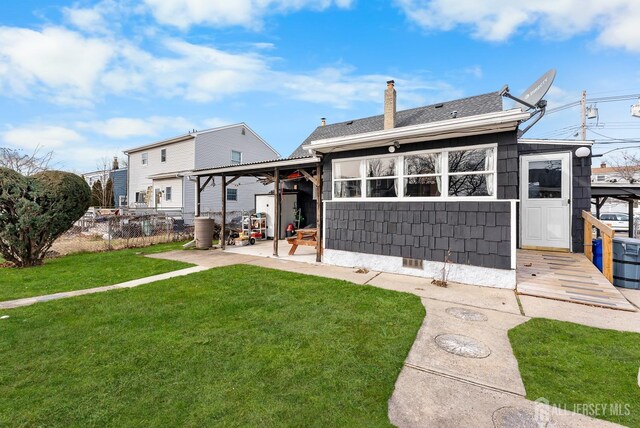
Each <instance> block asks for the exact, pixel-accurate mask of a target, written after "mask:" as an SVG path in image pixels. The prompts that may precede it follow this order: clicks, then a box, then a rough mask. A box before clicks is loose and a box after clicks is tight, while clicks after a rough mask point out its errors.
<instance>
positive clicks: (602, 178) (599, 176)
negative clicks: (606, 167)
mask: <svg viewBox="0 0 640 428" xmlns="http://www.w3.org/2000/svg"><path fill="white" fill-rule="evenodd" d="M606 180H607V176H606V175H598V176H596V181H606Z"/></svg>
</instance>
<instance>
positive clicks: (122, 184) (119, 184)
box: [82, 158, 127, 208]
mask: <svg viewBox="0 0 640 428" xmlns="http://www.w3.org/2000/svg"><path fill="white" fill-rule="evenodd" d="M82 178H84V180H85V181H86V182H87V184H88V185H89V186H93V184H94V183H95V182H96V181H100V182H101V183H102V185H103V186H105V185H106V184H107V181H108V180H109V179H111V182H112V183H113V206H114V207H115V208H120V207H126V206H127V168H120V167H119V164H118V158H113V165H112V167H111V169H103V170H99V171H92V172H87V173H84V174H82Z"/></svg>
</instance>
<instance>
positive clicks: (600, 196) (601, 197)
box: [591, 183, 640, 236]
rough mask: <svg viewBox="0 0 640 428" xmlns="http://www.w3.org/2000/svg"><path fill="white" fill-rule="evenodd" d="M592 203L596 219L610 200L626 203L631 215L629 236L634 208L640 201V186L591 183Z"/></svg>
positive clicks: (630, 234) (631, 229)
mask: <svg viewBox="0 0 640 428" xmlns="http://www.w3.org/2000/svg"><path fill="white" fill-rule="evenodd" d="M591 198H592V199H593V201H592V202H591V203H592V204H593V205H595V206H596V218H600V209H601V208H602V206H603V205H604V203H605V202H607V200H608V199H609V198H613V199H618V200H620V201H623V202H626V203H627V207H628V213H629V236H632V233H633V232H632V231H633V230H634V229H633V206H634V204H635V203H636V202H637V201H639V200H640V184H626V183H591Z"/></svg>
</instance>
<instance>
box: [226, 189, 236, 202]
mask: <svg viewBox="0 0 640 428" xmlns="http://www.w3.org/2000/svg"><path fill="white" fill-rule="evenodd" d="M237 200H238V189H227V201H237Z"/></svg>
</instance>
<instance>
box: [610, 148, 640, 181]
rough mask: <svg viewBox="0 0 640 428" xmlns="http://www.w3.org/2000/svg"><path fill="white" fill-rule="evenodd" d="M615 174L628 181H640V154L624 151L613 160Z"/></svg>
mask: <svg viewBox="0 0 640 428" xmlns="http://www.w3.org/2000/svg"><path fill="white" fill-rule="evenodd" d="M611 166H612V167H613V168H614V171H615V174H616V175H618V176H619V177H620V178H621V179H622V180H624V181H626V182H628V183H636V182H639V181H640V154H638V153H631V152H628V151H624V152H622V153H620V156H619V157H616V158H615V159H613V160H612V161H611Z"/></svg>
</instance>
